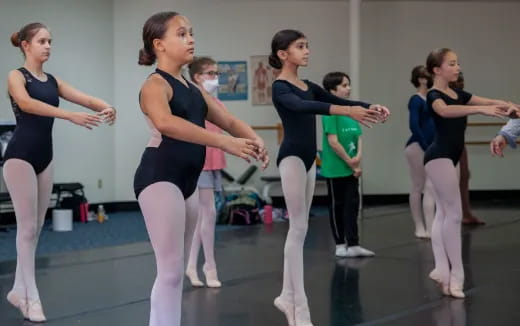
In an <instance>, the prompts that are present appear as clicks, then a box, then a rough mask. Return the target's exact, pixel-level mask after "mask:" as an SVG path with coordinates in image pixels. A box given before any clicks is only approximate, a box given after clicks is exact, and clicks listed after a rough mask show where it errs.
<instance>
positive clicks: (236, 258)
mask: <svg viewBox="0 0 520 326" xmlns="http://www.w3.org/2000/svg"><path fill="white" fill-rule="evenodd" d="M476 213H477V214H478V216H480V217H483V218H484V219H485V220H486V221H487V222H488V225H487V226H484V227H479V228H471V229H465V230H464V235H463V247H464V248H463V251H464V260H465V270H466V293H467V294H468V297H467V298H466V299H465V300H454V299H448V298H443V297H442V296H441V295H440V293H439V290H438V289H437V288H436V286H435V285H434V284H433V283H432V282H431V281H429V279H428V278H427V275H428V273H429V271H430V270H431V268H432V266H433V265H432V254H431V248H430V244H429V242H427V241H421V240H416V239H414V238H413V237H412V231H413V230H412V222H411V217H410V216H409V213H408V210H407V209H406V207H404V206H397V207H396V206H392V207H379V208H372V209H369V210H367V211H366V214H365V219H364V220H363V222H362V225H361V234H362V242H363V244H364V245H366V246H367V247H368V248H370V249H373V250H375V251H376V253H377V257H375V258H372V259H364V260H359V259H353V260H352V259H342V260H337V259H335V258H334V256H333V254H332V249H333V247H334V244H333V243H332V240H331V237H330V233H329V232H330V231H329V225H328V218H326V217H315V218H312V219H311V223H310V224H311V225H310V228H309V234H308V236H307V241H306V249H305V278H306V290H307V295H308V297H309V303H310V309H311V314H312V319H313V322H314V325H315V326H325V325H334V326H336V325H337V326H339V325H341V326H344V325H421V326H427V325H436V326H449V325H456V326H459V325H486V326H487V325H520V309H518V304H519V302H520V294H519V293H520V277H519V276H520V260H519V259H518V252H519V251H520V237H519V234H520V209H516V208H501V207H496V206H495V207H490V208H481V209H478V210H476ZM286 231H287V224H286V223H280V224H274V225H273V226H272V227H270V228H267V227H264V226H256V227H247V228H243V229H235V230H229V231H223V232H219V233H218V237H217V261H218V263H219V266H220V269H219V272H220V276H221V280H222V281H223V283H224V287H223V288H222V289H218V290H215V289H193V288H191V287H190V286H188V285H187V284H185V292H184V303H183V323H182V325H186V326H194V325H197V326H202V325H204V326H206V325H207V326H213V325H222V326H238V325H240V326H252V325H255V326H260V325H262V326H265V325H269V326H281V325H285V321H284V318H283V315H282V314H281V313H279V312H278V311H277V310H275V309H274V308H273V306H272V300H273V298H274V297H275V296H276V295H277V294H278V293H279V291H280V289H281V279H282V272H281V269H282V259H283V242H284V237H285V233H286ZM37 265H38V272H37V282H38V285H39V289H40V293H41V296H42V301H43V303H44V307H45V310H46V312H47V315H48V317H49V319H50V320H49V322H47V324H46V325H53V326H54V325H56V326H57V325H92V326H94V325H95V326H105V325H106V326H108V325H110V326H113V325H125V326H134V325H136V326H137V325H139V326H141V325H147V321H148V312H149V299H148V296H149V293H150V288H151V285H152V282H153V278H154V274H155V265H154V258H153V253H152V252H151V248H150V246H149V244H148V243H147V242H140V243H135V244H130V245H123V246H117V247H106V248H99V249H93V250H88V251H80V252H73V253H65V254H59V255H52V256H47V257H40V258H39V259H38V261H37ZM13 270H14V262H12V261H11V262H4V263H0V296H1V297H0V325H1V326H12V325H24V324H28V323H27V322H25V323H24V322H23V321H22V319H21V318H20V316H19V314H18V312H17V311H16V310H15V309H13V308H12V307H11V306H10V305H9V304H8V303H7V302H6V301H5V299H4V298H5V295H6V293H7V291H8V290H9V289H10V287H11V285H12V281H13V280H12V272H13Z"/></svg>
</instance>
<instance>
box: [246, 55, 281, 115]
mask: <svg viewBox="0 0 520 326" xmlns="http://www.w3.org/2000/svg"><path fill="white" fill-rule="evenodd" d="M279 74H280V71H279V70H278V69H274V68H273V67H271V66H270V65H269V56H268V55H255V56H252V57H251V76H253V78H252V80H253V81H252V85H251V89H252V94H251V99H252V103H253V105H271V104H273V101H272V84H273V81H274V80H275V79H276V77H278V75H279Z"/></svg>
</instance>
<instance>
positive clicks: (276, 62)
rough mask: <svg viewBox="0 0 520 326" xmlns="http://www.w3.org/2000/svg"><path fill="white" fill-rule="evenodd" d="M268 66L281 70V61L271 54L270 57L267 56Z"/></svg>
mask: <svg viewBox="0 0 520 326" xmlns="http://www.w3.org/2000/svg"><path fill="white" fill-rule="evenodd" d="M269 65H270V66H271V67H273V68H274V69H282V61H281V60H280V58H278V56H277V55H276V54H274V53H271V55H269Z"/></svg>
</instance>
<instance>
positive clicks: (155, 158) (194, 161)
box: [134, 69, 208, 198]
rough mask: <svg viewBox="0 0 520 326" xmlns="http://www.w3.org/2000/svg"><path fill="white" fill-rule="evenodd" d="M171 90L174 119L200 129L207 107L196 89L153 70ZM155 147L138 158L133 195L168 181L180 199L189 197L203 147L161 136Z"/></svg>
mask: <svg viewBox="0 0 520 326" xmlns="http://www.w3.org/2000/svg"><path fill="white" fill-rule="evenodd" d="M156 73H158V74H159V75H161V76H162V77H163V78H164V79H165V80H166V81H167V82H168V84H169V85H170V86H171V88H172V89H173V96H172V98H171V99H170V101H169V103H168V104H169V105H170V111H171V113H172V114H173V115H174V116H177V117H180V118H182V119H185V120H187V121H190V122H192V123H194V124H196V125H197V126H199V127H202V128H204V121H205V118H206V114H207V112H208V107H207V105H206V101H205V100H204V97H202V94H201V92H200V91H199V89H197V87H195V86H194V85H192V84H191V83H189V82H188V87H186V85H184V84H183V83H182V82H180V81H179V80H177V79H176V78H175V77H173V76H171V75H170V74H168V73H167V72H164V71H162V70H160V69H156ZM161 139H162V140H161V143H160V144H159V146H158V147H147V148H146V149H145V150H144V153H143V155H142V157H141V163H140V164H139V166H138V167H137V171H136V172H135V177H134V192H135V196H136V197H139V194H140V193H141V191H143V190H144V189H145V188H146V187H147V186H149V185H151V184H153V183H156V182H161V181H166V182H171V183H173V184H175V185H176V186H177V187H179V189H180V190H181V192H182V194H183V196H184V198H188V197H190V196H191V195H192V194H193V193H194V192H195V189H196V188H197V180H198V178H199V175H200V172H201V171H202V168H203V167H204V160H205V158H206V147H205V146H203V145H199V144H194V143H189V142H185V141H182V140H177V139H174V138H170V137H168V136H165V135H161Z"/></svg>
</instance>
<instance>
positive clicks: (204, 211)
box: [186, 57, 226, 288]
mask: <svg viewBox="0 0 520 326" xmlns="http://www.w3.org/2000/svg"><path fill="white" fill-rule="evenodd" d="M189 71H190V78H191V80H192V81H193V82H194V83H195V84H196V85H197V86H199V87H200V88H203V89H204V90H205V91H206V92H208V93H209V94H215V92H216V90H217V88H218V69H217V62H216V61H215V60H213V59H211V58H209V57H200V58H196V59H195V60H193V62H192V63H191V64H190V65H189ZM214 100H215V101H216V102H217V103H218V104H219V106H220V109H221V110H226V108H225V107H224V104H222V102H220V101H219V100H218V99H216V98H215V97H214ZM206 129H207V130H208V131H212V132H215V133H222V130H221V129H220V128H219V127H217V126H215V125H214V124H212V123H211V122H209V121H206ZM225 167H226V158H225V157H224V152H223V151H222V150H221V149H218V148H213V147H206V161H205V162H204V168H203V170H202V173H201V174H200V176H199V181H198V188H199V207H200V208H199V218H198V220H197V226H196V228H195V234H194V236H193V242H192V244H191V249H190V256H189V259H188V264H187V266H186V276H188V278H189V280H190V282H191V285H193V286H196V287H199V286H204V283H203V282H202V281H201V280H200V279H199V276H198V274H197V260H198V257H199V250H200V246H201V244H202V248H203V250H204V258H205V262H204V266H203V268H202V270H203V271H204V275H205V276H206V285H207V286H208V287H212V288H218V287H221V286H222V284H221V283H220V281H219V280H218V274H217V264H216V263H215V253H214V247H215V221H216V218H217V212H216V209H215V194H214V192H215V191H222V174H221V171H222V170H223V169H224V168H225Z"/></svg>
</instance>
